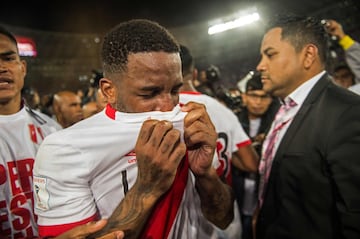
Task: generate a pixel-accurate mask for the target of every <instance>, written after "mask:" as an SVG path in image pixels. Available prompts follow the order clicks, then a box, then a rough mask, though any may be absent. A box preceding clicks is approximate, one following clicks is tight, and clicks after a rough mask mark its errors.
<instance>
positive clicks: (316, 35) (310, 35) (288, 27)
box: [266, 13, 329, 63]
mask: <svg viewBox="0 0 360 239" xmlns="http://www.w3.org/2000/svg"><path fill="white" fill-rule="evenodd" d="M275 27H280V28H281V29H282V32H281V36H282V39H286V40H288V41H289V42H290V43H291V44H292V45H293V46H294V48H295V50H296V51H297V52H299V51H301V50H302V49H303V47H304V46H305V45H306V44H309V43H311V44H314V45H315V46H316V47H317V48H318V51H319V57H320V60H321V61H322V62H323V63H326V60H327V58H328V56H327V54H328V53H327V52H328V51H327V47H328V45H327V44H328V40H329V36H328V34H327V33H326V31H325V28H324V26H323V24H322V23H321V20H320V19H317V18H315V17H306V16H299V15H295V14H292V13H287V14H278V15H276V16H275V17H274V18H272V19H271V20H270V21H269V23H268V24H267V28H266V29H267V30H270V29H272V28H275Z"/></svg>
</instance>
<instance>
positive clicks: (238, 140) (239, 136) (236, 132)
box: [229, 115, 251, 152]
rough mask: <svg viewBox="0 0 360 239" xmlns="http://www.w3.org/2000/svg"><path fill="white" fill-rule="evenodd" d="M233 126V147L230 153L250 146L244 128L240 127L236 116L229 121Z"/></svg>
mask: <svg viewBox="0 0 360 239" xmlns="http://www.w3.org/2000/svg"><path fill="white" fill-rule="evenodd" d="M229 122H231V123H232V124H233V127H232V128H233V132H232V133H233V139H234V141H233V142H234V145H232V152H236V151H237V150H238V149H239V148H241V147H244V146H248V145H250V144H251V139H250V138H249V136H248V135H247V134H246V132H245V130H244V128H243V127H242V126H241V124H240V122H239V120H238V118H237V117H236V115H233V117H232V119H231V120H229Z"/></svg>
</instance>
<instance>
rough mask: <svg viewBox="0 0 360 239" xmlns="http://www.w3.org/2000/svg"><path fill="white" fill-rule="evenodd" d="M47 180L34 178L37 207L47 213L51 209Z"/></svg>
mask: <svg viewBox="0 0 360 239" xmlns="http://www.w3.org/2000/svg"><path fill="white" fill-rule="evenodd" d="M46 182H47V178H44V177H38V176H34V199H35V207H36V208H37V209H39V210H43V211H46V210H48V209H49V197H50V195H49V192H48V191H47V189H46V184H47V183H46Z"/></svg>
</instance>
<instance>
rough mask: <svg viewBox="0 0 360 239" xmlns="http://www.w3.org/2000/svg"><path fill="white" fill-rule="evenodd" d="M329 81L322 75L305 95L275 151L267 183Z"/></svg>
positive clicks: (274, 173)
mask: <svg viewBox="0 0 360 239" xmlns="http://www.w3.org/2000/svg"><path fill="white" fill-rule="evenodd" d="M330 82H331V81H330V78H329V76H328V75H327V74H325V75H324V76H322V77H321V78H320V80H319V81H318V82H317V83H316V84H315V86H314V87H313V88H312V89H311V91H310V93H309V95H308V96H307V97H306V99H305V101H304V103H303V104H302V106H301V107H300V109H299V111H298V112H297V113H296V115H295V117H294V119H293V121H292V122H291V124H290V126H289V128H288V129H287V131H286V133H285V135H284V137H283V138H282V140H281V142H280V144H279V147H278V149H277V151H276V154H275V157H274V162H273V164H272V169H271V174H270V177H269V184H270V183H271V181H272V180H273V178H274V177H275V176H276V174H277V173H276V172H277V167H278V165H279V164H278V163H279V162H280V161H281V159H282V158H283V155H284V153H285V152H286V150H287V149H288V148H289V145H290V144H291V141H292V139H293V138H294V136H295V135H296V132H297V131H298V130H299V128H300V126H301V125H302V122H303V120H304V118H305V117H306V115H307V113H308V112H309V111H310V110H311V108H312V106H313V104H314V103H315V102H316V101H317V99H318V98H319V96H320V95H321V92H322V91H323V90H324V89H325V88H326V86H327V85H329V84H330Z"/></svg>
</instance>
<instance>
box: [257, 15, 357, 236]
mask: <svg viewBox="0 0 360 239" xmlns="http://www.w3.org/2000/svg"><path fill="white" fill-rule="evenodd" d="M326 55H327V48H326V34H325V32H324V28H323V27H322V25H321V23H320V20H316V19H313V18H310V17H307V18H302V17H297V16H291V17H284V18H279V19H277V22H273V24H272V25H271V26H270V27H269V28H268V31H267V32H266V34H265V35H264V38H263V41H262V44H261V60H260V62H259V64H258V66H257V70H258V71H260V72H261V75H262V83H263V85H264V86H263V89H264V90H265V91H266V92H268V93H270V94H272V95H273V96H276V97H279V98H280V100H281V101H282V104H283V105H284V106H285V105H288V109H287V111H284V112H285V115H283V116H281V117H280V116H278V115H276V117H275V120H274V122H273V124H272V127H271V129H270V131H269V133H268V135H267V137H266V139H265V142H264V145H263V153H262V160H261V163H260V166H259V172H260V174H261V180H260V181H261V185H260V188H259V189H260V191H261V192H259V207H258V208H259V210H258V213H257V215H256V216H255V217H254V219H256V220H254V223H255V226H256V237H257V238H269V239H270V238H271V239H273V238H276V239H281V238H291V239H297V238H299V239H304V238H307V239H310V238H319V239H323V238H324V239H325V238H326V239H329V238H360V186H359V185H360V158H359V155H360V97H359V96H358V95H355V94H353V93H351V92H350V91H348V90H346V89H343V88H340V87H339V86H336V85H335V84H334V83H332V82H331V80H330V78H329V76H328V74H327V73H326V71H325V62H326ZM281 108H284V107H281ZM279 111H280V110H279ZM279 122H280V123H279ZM274 139H275V140H274Z"/></svg>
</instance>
